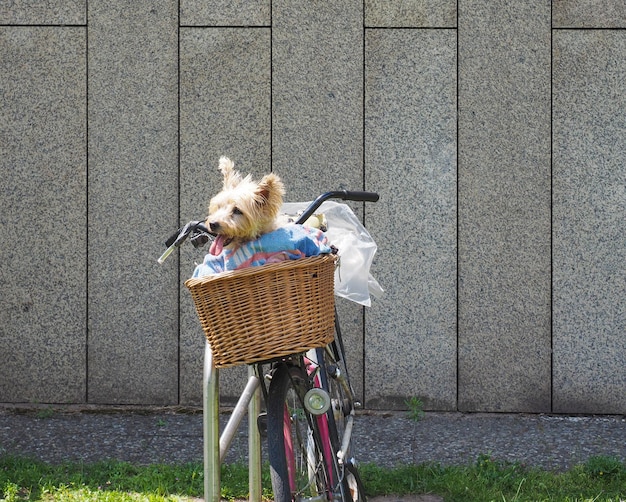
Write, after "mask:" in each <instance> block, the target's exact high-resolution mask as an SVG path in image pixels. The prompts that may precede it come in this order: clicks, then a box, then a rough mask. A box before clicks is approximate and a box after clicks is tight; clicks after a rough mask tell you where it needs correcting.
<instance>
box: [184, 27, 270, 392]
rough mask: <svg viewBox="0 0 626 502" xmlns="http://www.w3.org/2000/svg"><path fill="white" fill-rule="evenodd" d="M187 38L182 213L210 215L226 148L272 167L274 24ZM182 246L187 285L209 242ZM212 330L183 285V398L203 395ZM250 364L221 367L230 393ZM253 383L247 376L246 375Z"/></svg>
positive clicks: (241, 162)
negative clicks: (208, 334)
mask: <svg viewBox="0 0 626 502" xmlns="http://www.w3.org/2000/svg"><path fill="white" fill-rule="evenodd" d="M180 40H181V43H180V62H181V63H180V148H181V153H180V155H181V159H180V164H181V179H180V186H181V201H180V214H181V221H182V222H187V221H189V220H192V219H201V218H204V217H206V214H207V208H208V204H209V200H210V198H211V197H212V196H213V195H214V194H216V193H217V192H219V190H221V187H222V181H223V178H222V175H221V173H220V172H219V170H218V161H219V157H220V156H221V155H227V156H229V157H230V158H231V159H232V160H233V161H234V162H235V166H236V167H237V168H238V169H240V170H241V172H242V173H246V174H247V173H253V175H254V176H255V177H257V178H258V177H260V176H262V175H263V174H264V173H267V172H269V171H270V170H271V161H270V158H271V152H270V145H271V134H270V127H271V126H270V120H271V119H270V117H271V113H270V102H271V90H270V82H271V73H270V68H271V61H270V54H271V52H270V44H271V41H270V30H269V29H240V28H202V29H199V28H185V29H182V30H181V38H180ZM186 248H187V249H183V250H181V270H180V276H181V286H182V282H183V281H184V280H185V279H186V278H188V277H190V276H191V273H192V272H193V263H194V261H195V262H200V261H201V260H202V257H203V256H204V253H206V252H207V250H206V249H204V250H202V251H197V250H193V248H192V247H191V246H188V247H187V246H186ZM203 360H204V336H203V334H202V329H201V328H200V323H199V321H198V318H197V317H196V314H195V310H194V307H193V303H192V301H191V298H190V296H189V292H188V291H187V290H186V288H185V287H184V286H182V290H181V357H180V368H181V372H180V373H181V376H180V378H181V381H180V386H181V390H180V393H181V400H182V401H183V402H185V403H195V404H199V403H200V402H201V399H202V367H203ZM245 374H246V372H245V368H234V369H231V368H227V369H224V370H221V372H220V388H221V390H222V394H223V396H224V398H225V399H228V398H229V396H236V395H238V394H239V393H240V392H241V390H242V389H241V388H239V385H240V384H241V379H242V376H243V375H245ZM244 383H245V380H244Z"/></svg>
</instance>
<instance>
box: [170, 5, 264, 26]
mask: <svg viewBox="0 0 626 502" xmlns="http://www.w3.org/2000/svg"><path fill="white" fill-rule="evenodd" d="M271 12H272V6H271V0H213V1H211V2H206V1H202V0H180V24H181V25H182V26H269V25H270V24H271Z"/></svg>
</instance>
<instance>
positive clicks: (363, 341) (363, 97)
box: [361, 0, 367, 404]
mask: <svg viewBox="0 0 626 502" xmlns="http://www.w3.org/2000/svg"><path fill="white" fill-rule="evenodd" d="M361 16H362V21H363V26H362V30H361V40H362V47H361V58H362V63H363V67H362V68H363V74H362V79H363V80H362V82H363V83H362V86H363V91H362V96H361V105H362V112H361V113H362V117H361V123H362V124H363V130H362V131H361V140H362V149H363V151H362V152H361V156H362V164H363V165H362V167H361V169H362V170H361V173H362V174H361V175H362V176H363V190H367V185H366V183H365V178H366V164H365V162H366V156H365V108H366V106H365V99H366V97H365V89H366V87H365V86H366V79H365V71H366V57H367V54H366V47H365V44H366V34H367V30H366V26H365V0H363V2H362V3H361ZM363 225H365V202H363ZM361 316H362V317H361V319H362V321H361V322H362V328H361V329H362V333H361V361H363V363H362V364H361V382H363V386H362V389H363V404H365V403H366V402H367V399H366V389H367V387H366V385H365V377H366V373H367V372H366V371H365V336H366V325H365V322H366V312H365V307H361Z"/></svg>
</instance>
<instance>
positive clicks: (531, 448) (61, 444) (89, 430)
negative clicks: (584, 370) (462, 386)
mask: <svg viewBox="0 0 626 502" xmlns="http://www.w3.org/2000/svg"><path fill="white" fill-rule="evenodd" d="M192 411H194V410H192ZM225 418H226V416H224V419H225ZM354 434H355V436H354V443H355V445H356V450H355V452H354V453H355V456H356V458H357V460H359V461H360V462H375V463H377V464H379V465H383V466H393V465H396V464H402V463H422V462H439V463H441V464H446V465H454V464H467V463H471V462H474V461H475V460H476V458H477V457H478V456H479V455H481V454H489V455H491V456H493V457H494V458H496V459H499V460H507V461H514V462H515V461H517V462H522V463H524V464H528V465H536V466H542V467H545V468H549V469H565V468H568V467H571V466H572V465H574V464H576V463H579V462H584V461H585V460H586V459H588V458H589V457H590V456H593V455H612V456H616V457H619V458H621V459H622V460H626V417H623V416H576V417H569V416H551V415H514V414H462V413H426V415H425V417H424V418H423V419H422V420H421V421H419V422H414V421H412V420H410V419H408V418H407V417H406V414H404V413H402V412H389V413H385V412H376V413H374V412H371V413H363V414H360V415H359V416H358V417H357V420H356V425H355V431H354ZM246 448H247V431H246V429H245V426H243V427H242V428H240V432H239V434H238V435H237V437H236V438H235V440H234V441H233V447H232V451H231V452H230V453H229V455H228V457H227V461H233V460H237V459H242V460H245V458H246ZM2 453H15V454H20V455H29V456H33V457H36V458H39V459H41V460H44V461H47V462H61V461H63V460H83V461H86V462H93V461H97V460H102V459H118V460H125V461H129V462H136V463H140V464H148V463H154V462H165V463H177V462H188V461H202V414H201V413H199V412H198V410H195V412H189V410H187V411H186V412H182V410H173V409H151V410H137V409H132V408H124V409H113V410H111V409H108V410H103V409H91V408H81V409H76V410H67V409H66V411H64V412H59V411H49V410H46V409H43V410H33V409H32V408H21V409H19V408H18V409H16V408H0V454H2Z"/></svg>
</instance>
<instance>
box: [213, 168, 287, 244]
mask: <svg viewBox="0 0 626 502" xmlns="http://www.w3.org/2000/svg"><path fill="white" fill-rule="evenodd" d="M219 168H220V171H221V172H222V174H223V175H224V187H223V189H222V191H221V192H220V193H218V194H217V195H216V196H215V197H213V198H212V199H211V202H210V203H209V216H208V218H207V226H208V227H209V230H210V231H211V232H212V233H214V234H216V236H217V237H216V239H215V241H214V242H213V245H212V246H211V251H210V252H211V253H212V254H220V253H221V252H222V249H223V248H224V246H228V245H229V244H231V243H233V244H240V243H242V242H245V241H249V240H252V239H256V238H257V237H259V236H260V235H262V234H264V233H267V232H270V231H272V230H274V228H275V220H276V216H277V215H278V211H279V210H280V208H281V206H282V203H283V195H284V193H285V189H284V186H283V184H282V182H281V181H280V178H279V177H278V176H276V175H275V174H268V175H266V176H264V177H263V178H262V179H261V181H259V182H258V183H257V182H255V181H253V180H252V177H251V176H250V175H248V176H246V177H245V178H242V176H241V174H239V172H237V171H236V170H235V165H234V163H233V162H232V161H231V160H230V159H228V158H226V157H222V158H221V159H220V164H219Z"/></svg>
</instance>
